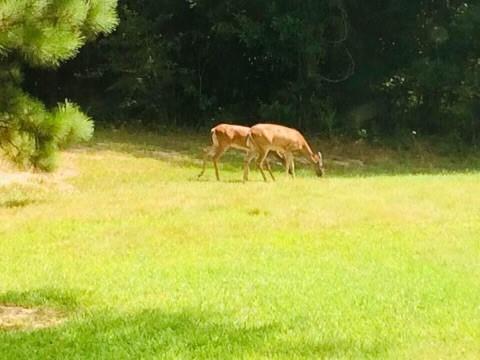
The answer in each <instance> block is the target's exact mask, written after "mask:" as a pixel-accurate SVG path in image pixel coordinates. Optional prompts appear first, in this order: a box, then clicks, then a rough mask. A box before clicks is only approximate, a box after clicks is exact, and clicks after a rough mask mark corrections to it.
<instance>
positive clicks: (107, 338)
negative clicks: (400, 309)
mask: <svg viewBox="0 0 480 360" xmlns="http://www.w3.org/2000/svg"><path fill="white" fill-rule="evenodd" d="M285 330H286V329H285ZM288 336H289V337H288ZM285 337H288V338H286V339H285ZM299 337H300V338H302V339H303V338H304V337H302V336H301V334H299ZM358 341H360V339H359V340H358ZM385 351H386V347H385V346H383V344H381V343H380V344H379V345H377V346H373V347H370V346H365V345H364V344H362V343H358V342H356V341H353V339H352V341H351V342H350V341H343V340H342V341H335V340H334V339H332V340H331V341H327V342H325V343H317V342H308V341H297V339H295V338H291V335H285V334H282V329H281V327H280V326H278V325H276V324H266V325H257V326H237V325H235V324H234V323H233V322H229V321H228V319H227V320H225V319H224V318H223V319H222V317H221V316H219V315H218V314H209V313H204V312H201V313H197V312H194V311H191V312H189V311H183V312H177V313H164V312H161V311H159V310H156V309H151V310H144V311H140V312H138V313H134V314H125V315H124V316H121V315H119V314H109V313H98V314H90V315H88V316H86V317H84V318H80V319H77V320H73V321H71V322H69V323H66V324H64V325H62V326H60V327H58V328H50V329H44V330H39V331H35V332H10V333H7V332H3V333H2V332H0V357H1V358H12V359H27V358H31V357H32V355H33V354H35V357H37V358H58V359H63V358H90V359H99V358H108V359H113V358H159V357H166V358H185V359H194V358H195V359H196V358H215V359H225V358H242V357H246V356H250V357H284V358H292V357H297V358H298V357H304V358H325V357H329V358H330V357H342V356H350V357H356V356H358V357H375V356H379V355H381V354H382V353H384V352H385Z"/></svg>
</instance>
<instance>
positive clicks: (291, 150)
mask: <svg viewBox="0 0 480 360" xmlns="http://www.w3.org/2000/svg"><path fill="white" fill-rule="evenodd" d="M247 146H248V148H249V151H248V152H247V155H246V157H245V163H244V170H243V180H244V181H248V172H249V165H250V162H251V161H252V160H253V159H254V158H255V157H257V158H258V167H259V169H260V172H261V173H262V176H263V179H264V180H265V181H267V177H266V176H265V172H264V164H265V160H266V158H267V156H268V153H269V152H270V151H277V152H280V153H281V154H283V156H284V158H285V170H286V173H287V175H288V174H291V175H292V177H293V178H295V163H294V154H295V153H301V154H302V155H303V156H305V157H306V158H307V160H308V161H309V162H310V163H311V164H312V165H313V167H314V170H315V173H316V174H317V176H319V177H320V176H323V175H324V173H325V171H324V167H323V156H322V153H321V152H317V153H314V152H313V151H312V148H311V147H310V145H309V144H308V142H307V141H306V140H305V138H304V137H303V135H302V134H301V133H300V131H298V130H297V129H293V128H289V127H286V126H282V125H276V124H257V125H254V126H252V127H251V128H250V131H249V133H248V135H247ZM267 169H268V171H269V173H270V175H271V177H272V180H273V181H275V178H274V176H273V174H272V172H271V171H270V169H269V166H268V163H267Z"/></svg>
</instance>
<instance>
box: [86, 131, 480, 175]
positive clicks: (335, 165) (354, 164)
mask: <svg viewBox="0 0 480 360" xmlns="http://www.w3.org/2000/svg"><path fill="white" fill-rule="evenodd" d="M209 135H210V134H208V133H205V134H199V133H192V132H186V133H182V132H171V133H145V132H138V133H127V132H126V131H110V130H109V131H106V130H100V131H99V132H98V133H97V135H96V140H95V142H94V143H93V144H92V148H93V149H95V150H106V151H117V152H121V153H125V154H128V155H130V156H134V157H138V158H152V159H158V160H163V161H167V162H169V163H171V164H173V165H176V166H184V167H198V172H200V169H201V164H202V158H203V152H202V149H203V148H204V147H206V146H209V145H211V139H210V136H209ZM355 146H356V145H351V146H350V147H349V144H345V145H344V147H345V148H344V149H343V150H342V148H341V147H339V146H338V144H337V145H336V146H333V145H332V144H326V145H324V146H323V147H322V149H323V151H324V156H325V166H326V175H327V176H334V177H366V176H395V175H418V174H431V175H436V174H444V173H447V174H452V173H473V172H479V171H480V157H479V156H477V154H470V155H469V156H465V155H460V154H457V155H451V156H440V155H435V154H433V153H431V152H426V153H425V154H424V153H418V152H415V151H393V150H390V151H388V152H386V151H385V150H384V149H378V150H375V149H374V148H372V149H369V150H368V152H366V151H362V155H358V157H359V158H361V161H360V160H358V159H351V161H350V162H349V161H348V160H347V161H343V162H342V161H337V160H334V159H337V158H338V157H339V155H340V157H342V156H345V154H349V156H352V150H355ZM383 152H384V153H383ZM243 159H244V153H243V152H242V151H237V150H229V151H227V152H226V153H225V154H224V156H223V157H222V158H221V160H220V164H221V165H220V167H221V171H232V172H238V173H239V176H240V177H241V176H242V169H243ZM272 160H273V159H272ZM271 162H272V164H273V168H274V171H275V173H277V174H279V173H283V166H282V164H281V163H280V162H278V161H274V160H273V161H271ZM341 163H343V165H339V164H341ZM358 163H362V164H363V165H358ZM345 164H346V165H345ZM296 167H297V169H298V170H297V174H298V175H299V176H300V177H304V176H305V177H312V178H313V177H315V174H314V172H313V170H312V169H311V168H310V166H309V165H308V164H307V162H306V161H305V160H303V159H297V161H296ZM280 169H281V170H280ZM251 170H253V171H257V169H256V167H255V166H251ZM207 172H211V173H213V166H212V162H211V161H209V162H208V167H207ZM282 175H283V174H282ZM209 177H210V176H209ZM194 179H195V176H192V177H191V180H194ZM239 181H240V180H239Z"/></svg>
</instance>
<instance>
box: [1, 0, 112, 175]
mask: <svg viewBox="0 0 480 360" xmlns="http://www.w3.org/2000/svg"><path fill="white" fill-rule="evenodd" d="M116 5H117V0H0V150H1V152H2V153H3V155H5V156H6V157H7V158H10V159H11V160H13V161H15V162H16V163H18V164H20V165H22V166H34V167H36V168H39V169H42V170H52V169H53V168H54V167H55V158H56V154H57V150H58V149H59V148H60V147H64V146H67V145H70V144H72V143H75V142H78V141H83V140H88V139H89V138H91V136H92V134H93V123H92V120H91V119H90V118H89V117H88V116H86V115H85V114H83V113H82V112H81V111H80V109H79V108H78V107H77V106H76V105H74V104H72V103H70V102H68V101H65V102H64V103H62V104H59V105H58V106H57V108H56V109H47V108H46V107H45V106H44V105H43V104H42V103H41V102H40V101H39V100H37V99H35V98H33V97H32V96H30V95H29V94H27V93H26V92H24V91H23V90H22V88H21V84H22V66H23V65H25V64H28V65H29V66H34V67H50V68H55V67H58V66H59V65H60V63H61V62H62V61H65V60H68V59H70V58H72V57H74V56H75V55H76V54H77V52H78V50H79V49H80V47H81V46H82V45H84V44H85V42H86V41H90V40H93V39H94V38H95V37H96V36H98V35H99V34H108V33H110V32H111V31H112V30H113V29H114V28H115V26H116V25H117V22H118V18H117V13H116Z"/></svg>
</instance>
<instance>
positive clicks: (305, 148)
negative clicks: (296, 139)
mask: <svg viewBox="0 0 480 360" xmlns="http://www.w3.org/2000/svg"><path fill="white" fill-rule="evenodd" d="M302 152H303V154H304V156H305V157H306V158H307V159H308V160H310V162H311V163H312V164H315V163H316V161H315V154H314V153H313V151H312V149H311V147H310V145H308V143H307V142H306V141H305V144H304V145H303V148H302Z"/></svg>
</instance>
